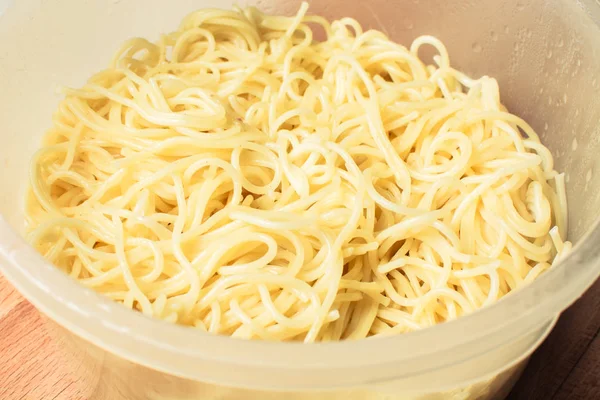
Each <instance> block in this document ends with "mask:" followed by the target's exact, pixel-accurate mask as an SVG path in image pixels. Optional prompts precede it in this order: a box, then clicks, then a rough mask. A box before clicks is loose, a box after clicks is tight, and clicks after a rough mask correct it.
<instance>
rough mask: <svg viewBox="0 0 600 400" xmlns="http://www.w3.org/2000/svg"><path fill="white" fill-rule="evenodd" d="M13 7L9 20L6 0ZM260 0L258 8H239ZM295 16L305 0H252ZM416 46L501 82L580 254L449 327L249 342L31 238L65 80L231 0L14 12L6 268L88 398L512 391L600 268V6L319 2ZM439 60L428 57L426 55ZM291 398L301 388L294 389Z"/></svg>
mask: <svg viewBox="0 0 600 400" xmlns="http://www.w3.org/2000/svg"><path fill="white" fill-rule="evenodd" d="M8 3H10V2H7V1H6V0H0V10H3V9H5V8H6V6H7V5H8ZM239 3H241V5H244V2H243V1H242V2H239ZM250 3H253V4H256V5H258V6H259V7H260V8H262V9H264V10H265V11H268V12H272V13H285V14H292V13H293V12H294V11H295V10H296V9H297V6H298V3H299V1H282V0H258V1H255V2H250ZM311 3H312V6H311V12H312V13H318V14H322V15H326V16H328V17H332V18H333V17H340V16H350V17H354V18H356V19H358V20H359V21H360V22H361V23H363V25H364V26H366V27H371V28H377V29H381V30H383V31H385V32H386V33H387V34H389V35H390V37H391V38H393V39H395V40H397V41H400V42H403V43H407V44H408V43H409V42H410V41H411V40H412V39H413V38H414V37H416V36H418V35H421V34H433V35H436V36H438V37H439V38H441V39H442V40H443V41H444V43H445V44H446V45H447V47H448V49H449V51H450V55H451V59H452V61H453V64H454V65H456V66H457V67H459V68H461V69H463V70H465V71H467V72H469V73H470V74H472V75H473V76H479V75H481V74H487V75H490V76H494V77H496V78H498V80H499V82H500V87H501V89H502V97H503V100H504V102H505V103H506V104H507V106H508V107H509V108H510V109H511V110H512V111H514V112H516V113H517V114H519V115H521V116H523V117H524V118H525V119H526V120H528V121H530V122H531V124H532V126H533V127H534V128H535V129H536V130H537V131H538V132H539V133H540V136H541V137H542V140H543V141H544V142H545V143H546V144H547V145H548V146H549V147H550V149H551V150H552V152H553V154H554V155H555V159H556V163H557V169H558V170H564V171H565V172H566V173H567V186H568V200H569V203H570V208H569V219H570V228H569V237H570V239H571V240H573V241H574V242H576V247H575V250H574V251H573V253H572V254H571V255H570V256H569V257H567V258H566V259H565V260H564V261H563V262H562V263H561V264H560V265H557V266H556V267H555V268H553V269H552V270H551V271H548V272H547V273H545V274H544V275H542V276H541V277H540V278H539V279H538V280H536V281H535V282H534V283H533V284H532V285H530V286H529V287H528V288H526V289H525V290H522V291H520V292H517V293H515V294H512V295H510V296H507V297H506V298H504V299H503V300H501V301H499V302H498V303H496V304H494V305H492V306H490V307H488V308H486V309H484V310H481V311H478V312H476V313H473V314H472V315H470V316H466V317H464V318H461V319H459V320H457V321H453V322H449V323H446V324H442V325H439V326H436V327H434V328H430V329H425V330H423V331H419V332H414V333H410V334H406V335H401V336H396V337H389V338H374V339H367V340H361V341H356V342H342V343H327V344H314V345H302V344H290V343H265V342H258V341H243V340H236V339H232V338H226V337H219V336H212V335H207V334H203V333H200V332H198V331H197V330H193V329H189V328H183V327H179V326H174V325H170V324H167V323H164V322H162V321H155V320H152V319H149V318H146V317H144V316H142V315H139V314H137V313H132V312H131V311H129V310H126V309H124V308H123V307H121V306H119V305H117V304H114V303H112V302H110V301H109V300H107V299H105V298H103V297H101V296H99V295H97V294H96V293H94V292H93V291H91V290H87V289H84V288H82V287H80V286H79V285H78V284H77V283H76V282H74V281H72V280H71V279H70V278H68V277H66V276H64V275H63V274H62V273H61V272H59V271H58V270H57V269H56V268H54V267H53V266H51V265H49V264H48V263H46V262H44V260H43V259H42V258H41V257H40V256H39V255H38V254H37V253H35V252H34V251H33V250H32V249H31V248H30V247H29V246H27V245H26V243H25V242H24V241H23V240H22V239H21V238H20V233H21V230H22V229H21V228H22V225H23V223H22V221H23V214H22V211H21V205H22V201H23V188H24V186H25V184H24V183H25V182H26V179H27V177H26V174H27V170H28V164H29V159H30V157H31V155H32V154H33V152H34V151H35V149H36V148H37V147H38V146H39V139H40V136H41V134H42V133H43V132H44V130H45V129H47V128H48V126H49V121H50V116H51V114H52V111H53V109H54V108H55V107H56V104H57V102H58V97H57V96H56V95H55V88H56V86H57V85H58V84H65V85H71V86H77V85H81V84H82V83H83V82H84V80H85V78H86V77H87V76H89V75H90V74H91V73H92V72H94V71H97V70H99V69H101V68H102V67H104V66H105V65H106V63H107V60H109V59H110V57H111V56H112V54H113V52H114V51H115V50H116V48H117V47H118V45H119V44H120V43H121V42H122V41H123V40H125V39H127V38H129V37H132V36H146V37H149V38H153V39H157V38H158V34H159V33H161V32H168V31H171V30H173V29H175V28H176V26H177V24H178V22H179V21H180V19H181V18H182V17H183V16H184V15H185V14H186V13H188V12H190V11H192V10H194V9H197V8H200V7H215V6H218V7H223V8H229V7H230V6H231V2H230V1H219V0H171V1H161V0H122V1H119V0H97V1H94V0H87V1H83V0H45V1H42V0H19V1H16V2H14V3H13V4H12V5H9V6H8V8H7V9H6V11H5V12H4V14H3V15H0V82H2V91H0V121H1V128H2V129H1V130H0V139H1V143H2V146H1V147H0V166H2V175H1V176H0V182H1V183H2V191H0V212H1V213H2V217H1V218H0V270H2V272H3V273H4V274H5V276H6V277H7V278H8V279H9V281H10V282H12V283H13V284H14V285H15V286H16V287H17V288H18V289H19V290H20V291H21V293H23V294H24V295H25V296H26V297H27V298H28V299H29V300H30V301H31V302H32V303H33V304H35V305H36V306H37V307H38V309H40V311H42V312H43V313H44V314H45V315H47V316H48V317H49V318H48V319H49V321H50V323H49V324H48V326H49V327H50V328H51V331H52V332H55V333H56V335H55V336H56V337H57V340H59V341H60V342H62V343H64V344H65V346H64V348H65V356H69V357H70V359H71V360H72V362H71V365H73V367H74V368H76V369H77V371H78V373H80V374H82V376H85V381H86V382H88V383H89V385H88V390H89V393H86V396H87V397H86V398H90V399H94V400H103V399H111V400H112V399H120V398H123V399H127V400H130V399H132V400H136V399H138V398H139V399H161V400H165V399H169V400H170V399H172V400H192V399H202V400H212V399H226V400H234V399H235V400H237V399H244V400H246V399H247V400H252V399H260V400H263V399H267V400H268V399H279V398H285V399H293V400H304V399H307V400H309V399H336V398H340V399H349V400H355V399H356V400H358V399H360V400H370V399H388V400H398V399H419V400H425V399H437V398H443V399H446V398H454V399H470V398H473V399H495V398H498V399H500V398H502V397H503V396H504V395H505V394H506V393H507V391H508V390H509V389H510V387H511V386H512V384H513V382H514V380H515V379H516V377H518V375H519V373H520V371H521V370H522V368H523V366H524V364H525V362H526V359H527V356H528V355H529V353H530V352H531V351H532V350H533V349H535V348H536V347H537V345H538V344H539V342H540V340H542V339H543V338H544V337H545V335H546V334H547V333H548V331H549V330H550V329H551V328H552V326H553V321H554V319H555V317H556V315H558V313H560V312H561V311H562V310H563V309H564V308H566V307H567V306H568V305H569V304H571V303H572V302H573V301H574V300H575V299H576V298H577V297H579V296H580V295H581V294H582V293H583V292H584V291H585V289H587V288H588V287H589V286H590V285H591V284H592V283H593V282H594V280H595V279H596V278H597V277H598V275H599V274H600V246H597V245H596V243H598V242H600V228H599V227H598V226H597V220H598V215H599V212H598V210H599V209H600V176H596V175H598V174H600V157H598V156H597V154H598V152H599V151H600V131H599V128H600V124H599V123H598V121H600V100H599V99H600V77H599V76H598V71H600V30H599V29H598V27H597V25H595V23H594V21H596V22H598V21H600V6H599V5H598V4H597V2H596V0H579V1H573V0H564V1H559V0H552V1H545V0H534V1H525V0H509V1H503V2H498V1H495V0H480V1H474V0H473V1H445V0H420V1H419V0H412V1H410V0H405V1H387V0H370V1H363V0H315V1H312V2H311ZM423 55H424V56H427V54H425V53H424V54H423ZM284 392H285V394H283V393H284Z"/></svg>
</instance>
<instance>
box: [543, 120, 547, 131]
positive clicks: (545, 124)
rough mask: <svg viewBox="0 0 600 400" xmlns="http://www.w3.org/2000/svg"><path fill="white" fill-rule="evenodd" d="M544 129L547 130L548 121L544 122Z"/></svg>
mask: <svg viewBox="0 0 600 400" xmlns="http://www.w3.org/2000/svg"><path fill="white" fill-rule="evenodd" d="M544 130H545V131H547V130H548V123H547V122H544Z"/></svg>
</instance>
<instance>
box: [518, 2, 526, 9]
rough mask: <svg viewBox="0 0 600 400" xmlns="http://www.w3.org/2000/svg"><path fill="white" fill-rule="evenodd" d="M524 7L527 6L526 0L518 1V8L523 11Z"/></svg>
mask: <svg viewBox="0 0 600 400" xmlns="http://www.w3.org/2000/svg"><path fill="white" fill-rule="evenodd" d="M524 8H525V2H524V1H518V2H517V10H519V11H523V9H524Z"/></svg>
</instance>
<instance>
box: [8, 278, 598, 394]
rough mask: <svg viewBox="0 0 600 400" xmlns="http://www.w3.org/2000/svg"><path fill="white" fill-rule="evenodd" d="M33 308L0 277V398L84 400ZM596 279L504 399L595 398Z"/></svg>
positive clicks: (82, 386)
mask: <svg viewBox="0 0 600 400" xmlns="http://www.w3.org/2000/svg"><path fill="white" fill-rule="evenodd" d="M40 318H41V317H40V315H39V314H38V312H37V310H36V309H35V308H34V307H33V306H32V305H31V304H29V303H28V302H27V301H26V300H25V299H23V298H22V297H21V296H20V295H19V294H18V293H17V292H16V290H15V289H14V288H13V287H12V286H11V285H10V284H9V283H8V282H6V280H5V279H4V277H3V276H2V275H0V400H86V397H85V382H83V381H82V380H81V379H80V378H79V377H78V376H77V374H76V373H75V372H73V371H72V369H71V368H68V366H67V365H64V362H63V361H62V358H61V357H60V352H59V348H58V346H57V345H56V344H55V343H54V342H53V341H52V340H51V339H50V337H49V335H48V333H47V332H46V330H45V328H44V324H43V323H42V321H41V319H40ZM599 331H600V281H598V282H596V283H595V285H594V286H593V287H592V288H591V289H590V290H589V291H588V292H587V293H586V294H585V295H584V296H583V297H582V298H581V299H580V300H579V301H578V302H577V303H575V304H574V305H573V306H572V307H571V308H570V309H568V310H567V311H566V312H565V313H564V314H563V316H562V317H561V318H560V320H559V322H558V324H557V326H556V328H555V329H554V331H553V332H552V334H551V335H550V336H549V337H548V339H547V340H546V342H545V343H544V344H543V345H542V346H541V347H540V349H539V350H538V351H537V352H536V353H535V354H534V355H533V357H532V359H531V362H530V363H529V365H528V367H527V369H526V370H525V373H524V375H523V377H522V378H521V380H520V381H519V382H518V383H517V385H516V386H515V388H514V390H513V391H512V393H511V394H510V396H509V399H510V400H525V399H527V400H537V399H540V400H542V399H543V400H550V399H555V400H580V399H590V400H593V399H600V337H599V336H598V332H599Z"/></svg>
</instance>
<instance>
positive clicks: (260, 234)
mask: <svg viewBox="0 0 600 400" xmlns="http://www.w3.org/2000/svg"><path fill="white" fill-rule="evenodd" d="M306 11H307V5H306V4H304V5H303V6H302V7H301V9H300V11H299V12H298V14H297V15H296V16H294V17H291V18H289V17H282V16H269V15H264V14H262V13H260V12H259V11H257V10H256V9H254V8H249V9H244V10H241V9H235V10H233V11H224V10H200V11H197V12H194V13H192V14H190V15H188V16H187V17H186V18H185V19H184V20H183V22H182V23H181V26H180V27H179V29H178V30H177V31H176V32H173V33H170V34H167V35H163V36H162V37H161V38H160V40H159V41H158V42H157V43H151V42H149V41H147V40H144V39H139V38H136V39H132V40H129V41H127V42H126V43H125V44H124V45H123V46H122V47H121V48H120V49H119V51H118V52H117V53H116V55H115V56H114V58H113V59H112V61H111V63H110V66H109V68H108V69H106V70H104V71H102V72H100V73H98V74H96V75H94V76H93V77H92V78H91V79H90V80H89V81H88V82H87V83H86V84H85V85H84V86H83V87H82V88H81V89H65V90H64V93H65V98H64V100H63V101H62V102H61V103H60V106H59V108H58V110H57V112H56V114H55V115H54V119H53V127H52V129H51V130H50V131H49V132H48V133H47V135H46V136H45V139H44V143H43V146H42V148H41V149H40V150H39V151H38V152H37V154H36V155H35V156H34V158H33V161H32V163H31V191H30V196H29V198H28V201H27V224H28V232H29V233H28V235H29V236H28V239H29V240H30V242H31V243H32V244H33V245H34V246H35V247H36V248H37V249H38V250H39V251H40V252H41V253H42V254H43V255H44V256H45V257H46V258H47V259H48V260H50V261H51V262H52V263H54V264H55V265H56V266H57V267H58V268H60V269H61V270H63V271H65V272H66V273H67V274H69V275H70V276H72V277H73V278H75V279H77V280H78V281H79V282H81V283H82V284H83V285H85V286H87V287H89V288H93V289H94V290H96V291H98V292H99V293H102V294H104V295H106V296H108V297H110V298H111V299H113V300H115V301H117V302H120V303H122V304H124V305H125V306H126V307H129V308H132V309H135V310H139V311H140V312H142V313H144V314H146V315H149V316H153V317H157V318H161V319H164V320H167V321H171V322H174V323H178V324H183V325H190V326H195V327H197V328H199V329H201V330H205V331H209V332H213V333H219V334H224V335H231V336H236V337H244V338H260V339H268V340H300V341H305V342H312V341H331V340H341V339H356V338H363V337H366V336H371V335H379V334H395V333H401V332H407V331H412V330H416V329H421V328H424V327H427V326H430V325H433V324H437V323H440V322H443V321H447V320H451V319H454V318H457V317H460V316H461V315H464V314H466V313H470V312H472V311H473V310H476V309H478V308H480V307H484V306H486V305H488V304H490V303H493V302H495V301H497V300H498V299H499V298H501V297H502V296H504V295H506V294H507V293H509V292H511V291H513V290H516V289H519V288H521V287H523V286H524V285H526V284H527V283H529V282H531V281H532V280H533V279H535V278H536V277H537V276H539V275H540V274H541V273H543V272H544V271H545V270H546V269H548V268H550V267H551V265H552V264H553V263H555V262H556V261H557V259H559V258H560V257H561V256H562V255H563V254H565V253H566V252H567V251H568V250H569V249H570V247H571V244H570V243H569V242H565V241H564V237H565V232H566V227H567V220H566V215H567V213H566V200H565V198H566V197H565V189H564V179H563V175H562V174H559V173H557V172H556V171H555V170H554V168H553V160H552V156H551V154H550V152H549V151H548V149H547V148H546V147H544V146H543V145H542V144H540V141H539V139H538V136H537V135H536V133H535V132H534V131H533V129H532V128H531V127H530V126H529V125H528V124H527V123H526V122H525V121H523V120H522V119H521V118H519V117H517V116H515V115H513V114H510V113H509V112H508V111H507V110H506V109H505V108H504V107H503V106H502V104H501V102H500V97H499V90H498V84H497V82H496V81H495V80H494V79H492V78H489V77H487V76H484V77H482V78H480V79H477V80H475V79H471V78H469V77H467V76H465V75H464V74H463V73H461V72H460V71H457V70H455V69H453V68H452V67H451V66H450V60H449V58H448V53H447V51H446V49H445V47H444V45H443V44H442V43H441V42H440V41H439V40H438V39H436V38H434V37H431V36H422V37H419V38H418V39H416V40H415V41H414V42H413V43H412V45H411V46H410V48H408V49H407V48H405V47H403V46H401V45H399V44H397V43H394V42H392V41H390V40H389V39H388V38H387V37H386V36H385V35H384V34H383V33H381V32H378V31H375V30H369V31H366V32H365V31H363V30H362V28H361V26H360V25H359V24H358V23H357V22H356V21H355V20H353V19H350V18H343V19H340V20H338V21H334V22H332V23H329V22H328V21H327V20H325V19H324V18H322V17H319V16H309V15H306ZM314 27H318V29H319V30H322V31H324V36H325V38H324V39H323V40H317V39H316V38H315V37H313V30H312V28H314ZM424 46H431V47H433V49H434V50H435V51H436V53H437V55H436V56H435V57H434V65H426V64H425V63H424V62H423V61H422V60H420V59H419V57H418V53H419V49H420V48H421V47H424Z"/></svg>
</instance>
